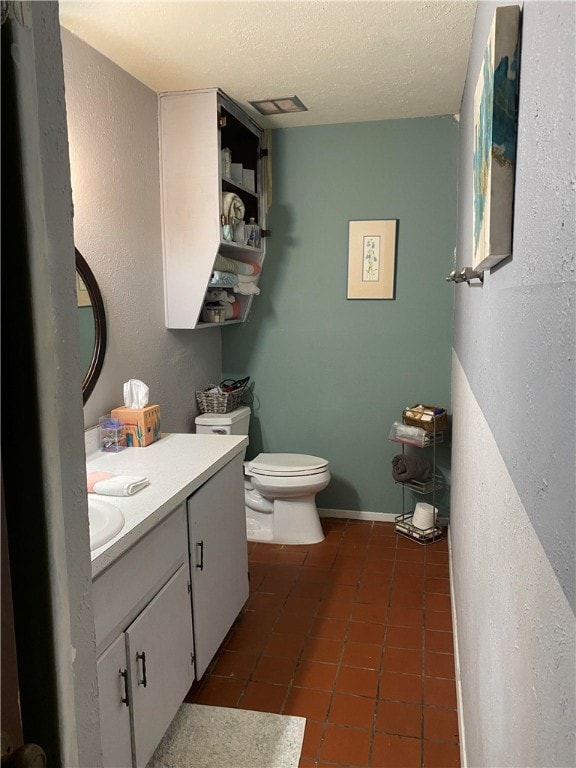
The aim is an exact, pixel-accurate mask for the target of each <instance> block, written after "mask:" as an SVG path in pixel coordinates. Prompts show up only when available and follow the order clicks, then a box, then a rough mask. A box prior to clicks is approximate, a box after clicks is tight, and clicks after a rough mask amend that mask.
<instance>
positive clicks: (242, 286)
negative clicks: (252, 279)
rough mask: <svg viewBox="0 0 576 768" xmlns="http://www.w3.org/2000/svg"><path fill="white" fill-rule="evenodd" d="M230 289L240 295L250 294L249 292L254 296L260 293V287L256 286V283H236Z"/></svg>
mask: <svg viewBox="0 0 576 768" xmlns="http://www.w3.org/2000/svg"><path fill="white" fill-rule="evenodd" d="M232 290H233V291H234V293H239V294H240V295H241V296H250V294H254V295H255V296H259V295H260V288H258V286H257V285H256V283H238V285H235V286H234V288H233V289H232Z"/></svg>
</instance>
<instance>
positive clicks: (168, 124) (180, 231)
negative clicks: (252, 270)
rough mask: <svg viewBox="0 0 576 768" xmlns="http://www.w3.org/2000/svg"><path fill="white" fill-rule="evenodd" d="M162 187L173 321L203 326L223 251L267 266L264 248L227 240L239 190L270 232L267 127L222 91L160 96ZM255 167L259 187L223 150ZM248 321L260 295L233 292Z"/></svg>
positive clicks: (248, 212)
mask: <svg viewBox="0 0 576 768" xmlns="http://www.w3.org/2000/svg"><path fill="white" fill-rule="evenodd" d="M159 135H160V184H161V201H162V248H163V257H164V291H165V312H166V326H167V327H168V328H200V327H209V326H213V325H214V323H208V322H203V321H202V305H203V302H204V298H205V294H206V289H207V287H208V283H209V281H210V277H211V275H212V270H213V265H214V260H215V258H216V255H217V254H218V252H220V253H221V254H222V255H223V256H227V257H230V258H236V259H240V260H241V261H242V260H243V261H248V262H251V263H253V264H256V265H258V266H260V267H261V266H262V263H263V261H264V255H265V242H266V240H265V237H263V238H262V244H261V246H260V247H259V248H253V247H249V246H245V245H238V244H236V243H233V242H226V241H223V239H222V221H221V216H222V212H223V208H222V195H223V193H225V192H233V193H235V194H237V195H238V197H240V199H241V200H242V202H243V203H244V206H245V217H244V218H245V221H246V223H248V221H249V219H250V217H253V218H254V219H255V221H256V223H257V224H258V225H259V226H260V228H261V229H262V230H263V231H264V230H265V227H266V222H265V214H266V212H265V200H264V181H263V173H262V169H263V164H262V159H261V157H262V152H263V151H264V150H263V146H262V144H263V131H262V129H261V128H260V127H259V126H258V125H257V124H256V123H255V122H254V121H253V120H252V119H251V118H250V117H249V116H248V115H246V114H245V113H244V112H243V111H242V110H241V109H240V107H239V106H238V105H237V104H235V103H234V102H233V101H232V100H231V99H230V98H229V97H228V96H226V94H224V93H222V91H220V90H219V89H217V88H211V89H206V90H198V91H178V92H170V93H161V94H160V95H159ZM224 148H228V149H230V151H231V153H232V162H233V163H240V164H242V165H243V167H244V169H246V170H249V171H253V173H254V180H255V184H254V186H255V189H254V190H252V189H249V188H248V187H247V186H245V185H244V184H243V183H240V182H238V181H234V180H233V179H232V178H230V177H228V176H227V175H226V174H225V173H224V167H223V163H222V157H221V150H222V149H224ZM234 295H235V298H236V302H237V303H238V306H239V310H240V311H239V315H238V317H237V318H235V319H230V320H227V321H225V324H229V323H237V322H243V321H244V320H245V319H246V316H247V314H248V312H249V310H250V306H251V303H252V299H253V298H254V297H253V295H248V296H246V295H241V294H234Z"/></svg>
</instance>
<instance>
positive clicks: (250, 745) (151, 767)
mask: <svg viewBox="0 0 576 768" xmlns="http://www.w3.org/2000/svg"><path fill="white" fill-rule="evenodd" d="M305 725H306V718H304V717H294V716H288V715H275V714H272V713H270V712H253V711H250V710H245V709H231V708H228V707H209V706H205V705H203V704H186V703H185V704H182V706H181V707H180V709H179V710H178V712H177V713H176V717H175V718H174V720H173V721H172V723H171V725H170V728H169V729H168V731H167V732H166V734H165V735H164V738H163V739H162V741H161V743H160V745H159V746H158V749H157V750H156V752H155V753H154V755H153V756H152V759H151V760H150V762H149V763H148V766H147V768H298V762H299V760H300V752H301V750H302V740H303V738H304V726H305Z"/></svg>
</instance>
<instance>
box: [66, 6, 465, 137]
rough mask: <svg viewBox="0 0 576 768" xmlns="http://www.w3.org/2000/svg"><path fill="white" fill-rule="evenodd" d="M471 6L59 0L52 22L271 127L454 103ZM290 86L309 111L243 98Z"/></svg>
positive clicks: (423, 112)
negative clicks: (259, 105) (271, 110)
mask: <svg viewBox="0 0 576 768" xmlns="http://www.w3.org/2000/svg"><path fill="white" fill-rule="evenodd" d="M476 5H477V3H476V2H475V1H474V2H469V1H468V0H452V1H451V2H443V1H442V0H427V2H417V1H416V0H398V1H397V2H389V1H388V0H380V1H376V2H373V1H369V2H364V1H363V0H345V1H344V2H340V1H338V0H327V1H322V0H298V1H297V2H294V1H290V2H285V1H284V0H272V1H270V0H252V1H248V2H245V1H244V2H236V0H212V1H211V2H197V1H196V0H187V2H168V1H166V2H152V1H149V0H142V1H141V2H124V1H121V2H116V1H115V0H99V1H97V2H78V0H60V21H61V24H62V26H63V27H65V28H66V29H68V30H69V31H70V32H72V33H73V34H75V35H76V36H77V37H79V38H80V39H82V40H84V41H85V42H86V43H88V44H89V45H91V46H92V47H93V48H95V49H96V50H98V51H100V52H101V53H102V54H104V55H105V56H107V57H108V58H109V59H111V60H112V61H114V62H115V63H116V64H118V65H119V66H120V67H122V69H125V70H126V71H127V72H129V73H130V74H131V75H133V76H134V77H135V78H136V79H138V80H140V81H141V82H142V83H144V84H145V85H147V86H148V87H150V88H151V89H152V90H154V91H157V92H162V91H174V90H188V89H195V88H209V87H218V88H221V89H222V90H223V91H225V92H226V93H227V94H228V95H229V96H230V97H231V98H233V99H234V100H235V101H237V102H238V103H239V104H241V105H242V106H243V107H245V108H246V110H247V111H248V112H250V113H252V114H254V115H257V120H258V122H260V124H261V125H263V126H264V127H272V128H276V127H293V126H298V125H321V124H326V123H346V122H361V121H366V120H387V119H394V118H406V117H425V116H433V115H445V114H455V113H458V112H459V110H460V100H461V97H462V90H463V88H464V80H465V75H466V66H467V62H468V51H469V46H470V40H471V36H472V26H473V23H474V16H475V12H476ZM291 95H297V96H298V97H299V98H300V99H301V100H302V101H303V102H304V104H305V105H306V106H307V107H308V110H309V111H308V112H302V113H296V114H286V115H280V116H276V117H268V118H264V117H261V116H259V115H258V113H255V112H254V110H253V109H252V107H250V105H249V104H248V101H251V100H260V99H266V98H274V97H280V96H291Z"/></svg>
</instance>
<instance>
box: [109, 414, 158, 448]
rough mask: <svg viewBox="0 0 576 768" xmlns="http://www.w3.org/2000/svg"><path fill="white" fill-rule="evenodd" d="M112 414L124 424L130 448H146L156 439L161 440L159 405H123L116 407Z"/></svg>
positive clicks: (127, 444)
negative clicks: (135, 406)
mask: <svg viewBox="0 0 576 768" xmlns="http://www.w3.org/2000/svg"><path fill="white" fill-rule="evenodd" d="M110 415H111V416H112V418H113V419H118V420H119V421H121V422H122V424H123V425H124V432H125V434H126V446H127V447H128V448H145V447H146V446H147V445H150V444H151V443H154V442H155V441H156V440H160V406H159V405H147V406H146V407H145V408H126V407H124V406H122V407H121V408H114V409H113V410H112V411H111V414H110Z"/></svg>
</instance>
